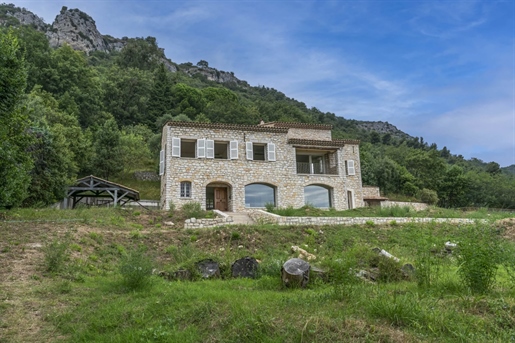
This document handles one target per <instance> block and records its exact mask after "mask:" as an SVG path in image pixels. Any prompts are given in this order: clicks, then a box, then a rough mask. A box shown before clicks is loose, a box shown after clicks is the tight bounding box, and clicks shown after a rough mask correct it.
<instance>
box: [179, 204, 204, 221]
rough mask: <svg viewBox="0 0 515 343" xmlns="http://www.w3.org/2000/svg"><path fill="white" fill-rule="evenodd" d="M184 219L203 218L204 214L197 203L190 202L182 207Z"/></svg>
mask: <svg viewBox="0 0 515 343" xmlns="http://www.w3.org/2000/svg"><path fill="white" fill-rule="evenodd" d="M182 212H183V213H184V217H185V218H204V216H205V215H204V212H205V211H203V210H202V206H201V205H200V203H199V202H196V201H192V202H189V203H187V204H184V205H183V206H182Z"/></svg>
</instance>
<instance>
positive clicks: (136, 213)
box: [133, 211, 141, 217]
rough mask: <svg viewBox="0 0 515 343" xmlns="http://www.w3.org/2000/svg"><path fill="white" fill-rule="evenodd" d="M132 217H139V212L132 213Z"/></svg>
mask: <svg viewBox="0 0 515 343" xmlns="http://www.w3.org/2000/svg"><path fill="white" fill-rule="evenodd" d="M133 215H134V216H135V217H137V216H139V215H141V212H139V211H135V212H134V213H133Z"/></svg>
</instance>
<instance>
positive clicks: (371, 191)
mask: <svg viewBox="0 0 515 343" xmlns="http://www.w3.org/2000/svg"><path fill="white" fill-rule="evenodd" d="M380 196H381V192H380V191H379V187H374V186H363V197H364V198H367V197H380Z"/></svg>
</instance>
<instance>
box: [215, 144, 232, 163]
mask: <svg viewBox="0 0 515 343" xmlns="http://www.w3.org/2000/svg"><path fill="white" fill-rule="evenodd" d="M228 149H229V144H228V142H214V156H215V158H218V159H222V160H226V159H227V150H228Z"/></svg>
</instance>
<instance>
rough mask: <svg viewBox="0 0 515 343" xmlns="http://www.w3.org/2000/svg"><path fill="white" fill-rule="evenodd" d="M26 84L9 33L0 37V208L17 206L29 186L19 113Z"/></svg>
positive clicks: (27, 156) (26, 143) (24, 121)
mask: <svg viewBox="0 0 515 343" xmlns="http://www.w3.org/2000/svg"><path fill="white" fill-rule="evenodd" d="M26 82H27V70H26V66H25V60H24V59H23V56H22V54H21V51H20V47H19V44H18V39H17V38H16V37H15V36H14V34H13V33H12V31H9V32H8V33H7V34H4V33H0V206H17V205H19V204H20V203H21V202H22V201H23V199H24V198H25V197H26V194H27V188H28V186H29V182H30V174H29V172H30V169H31V168H32V165H33V164H32V159H31V156H30V154H29V153H28V152H27V148H28V146H29V144H30V136H29V134H28V132H27V128H28V120H27V117H26V116H25V115H23V114H22V113H21V111H20V109H19V104H20V101H21V97H22V95H23V91H24V89H25V86H26Z"/></svg>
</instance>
